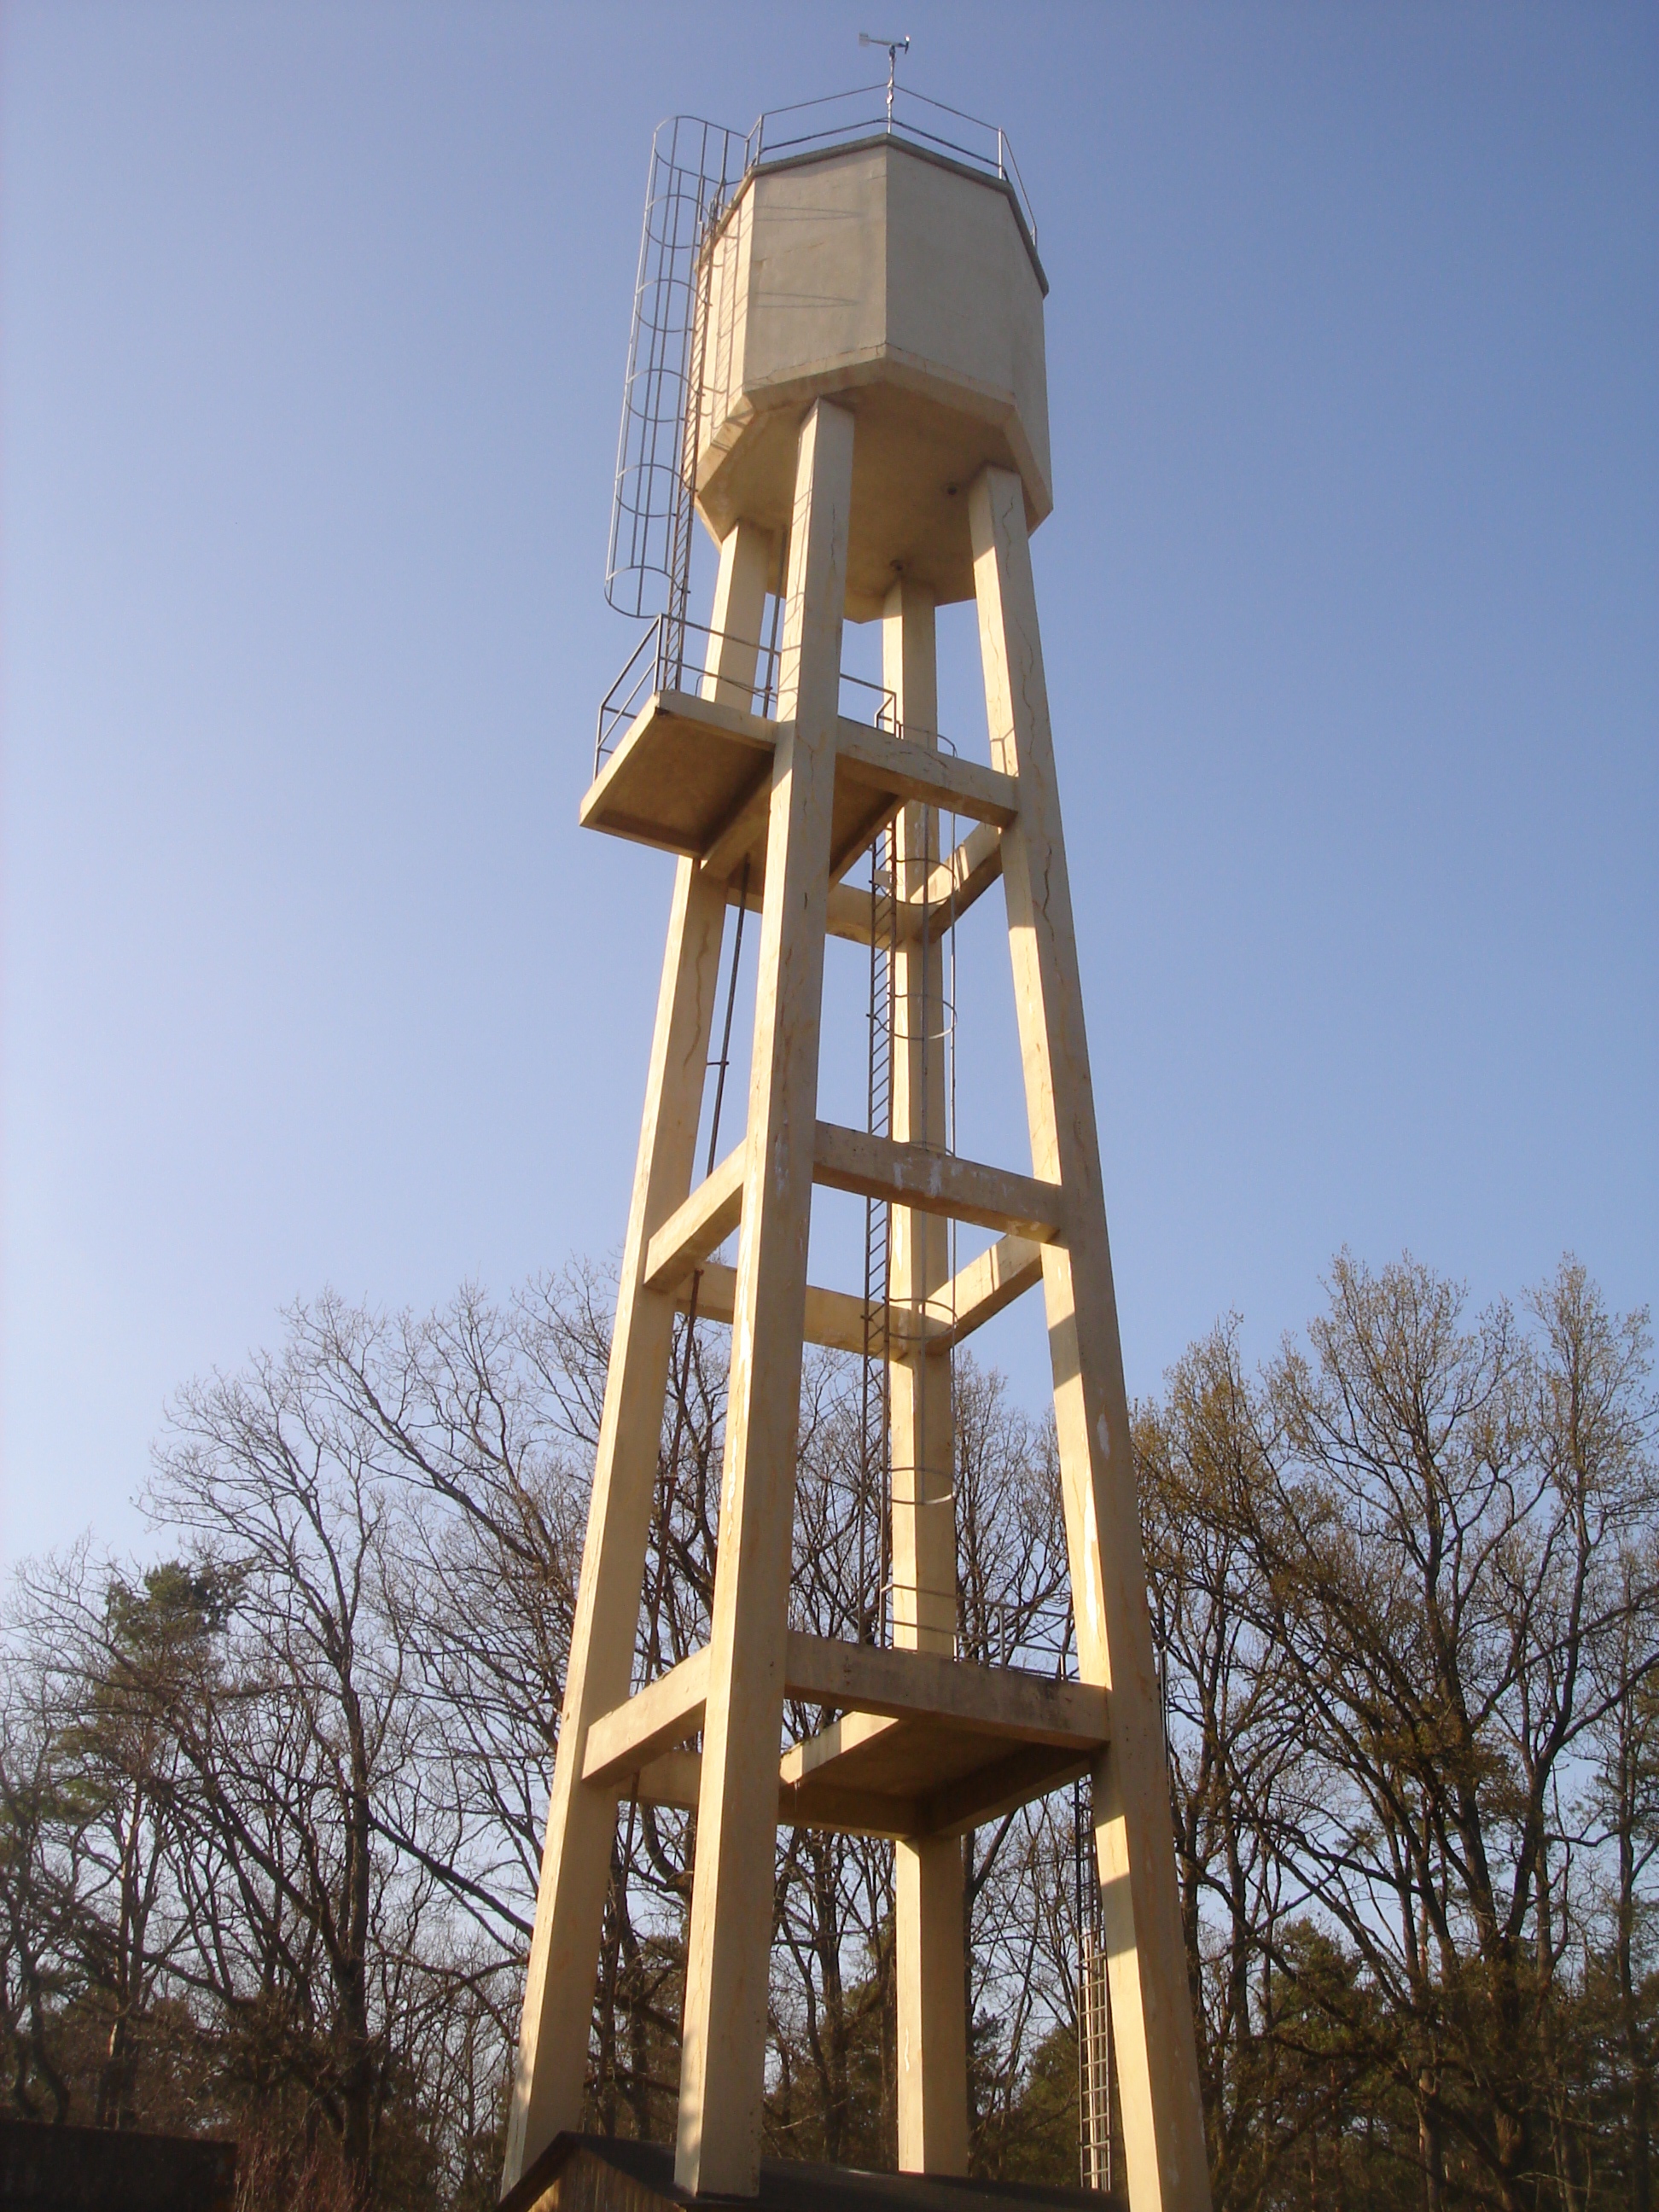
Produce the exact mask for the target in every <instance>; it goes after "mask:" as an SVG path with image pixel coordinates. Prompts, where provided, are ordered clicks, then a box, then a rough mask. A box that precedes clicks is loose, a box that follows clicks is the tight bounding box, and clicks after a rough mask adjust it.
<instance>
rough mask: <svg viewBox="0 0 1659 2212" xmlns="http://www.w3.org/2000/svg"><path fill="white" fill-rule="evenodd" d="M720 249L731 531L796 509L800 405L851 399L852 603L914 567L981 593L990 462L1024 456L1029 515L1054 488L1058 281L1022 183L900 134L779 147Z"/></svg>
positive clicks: (720, 522) (878, 593)
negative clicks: (1026, 213)
mask: <svg viewBox="0 0 1659 2212" xmlns="http://www.w3.org/2000/svg"><path fill="white" fill-rule="evenodd" d="M706 250H707V252H708V255H709V257H710V259H709V263H708V267H707V268H706V270H705V272H704V283H703V286H702V297H703V301H704V303H705V304H704V308H703V317H702V329H701V330H700V331H698V332H697V333H696V337H695V339H694V356H695V360H696V368H694V372H693V374H694V377H695V378H696V382H697V385H698V386H700V392H699V393H698V395H697V401H698V441H697V442H698V459H697V475H696V493H697V506H698V510H699V512H700V513H702V516H703V519H704V520H705V521H706V522H707V523H708V526H709V528H710V529H711V530H712V531H713V532H714V535H715V536H716V537H717V538H723V537H724V536H725V535H726V532H728V531H729V530H730V529H731V528H732V525H733V523H735V522H736V521H737V520H738V519H739V518H746V519H748V520H751V521H755V522H758V523H760V524H761V525H762V526H764V527H766V528H768V529H771V530H774V531H778V530H781V529H783V528H784V527H786V526H787V523H788V520H789V513H790V507H791V505H792V502H793V495H794V471H795V441H796V435H797V432H798V429H799V423H800V418H801V416H802V414H803V412H804V411H805V409H806V408H807V407H808V406H809V405H810V404H811V402H812V401H813V400H814V399H817V398H834V399H835V400H836V401H837V403H838V404H842V405H843V406H846V407H848V408H850V409H851V410H853V412H854V414H855V416H856V417H857V424H858V428H857V435H856V437H855V440H854V465H853V509H852V516H851V521H850V526H849V537H848V565H847V575H848V588H847V611H848V614H849V615H850V616H852V617H854V619H855V620H868V619H870V618H872V617H875V616H877V615H878V614H879V613H880V612H881V611H882V605H883V602H884V598H885V595H886V592H887V589H888V587H889V586H890V584H891V582H892V580H893V579H894V577H895V575H896V574H900V573H903V574H908V575H911V576H913V577H915V579H917V580H919V581H921V582H923V583H926V584H927V585H929V586H931V587H932V589H933V591H934V592H935V593H936V594H937V596H938V598H939V599H940V600H941V601H946V600H951V599H970V598H971V597H972V596H973V589H974V580H973V557H972V551H971V548H970V546H969V531H968V512H967V510H968V500H967V491H968V487H969V484H970V483H972V481H973V479H974V477H975V475H976V474H977V473H978V471H980V470H981V468H983V467H984V466H986V465H987V463H989V464H994V465H996V466H998V467H1000V468H1005V469H1013V470H1015V471H1018V475H1019V477H1020V479H1021V481H1022V483H1024V489H1025V511H1026V520H1027V522H1028V524H1029V525H1030V526H1031V527H1032V528H1035V527H1036V525H1037V524H1038V523H1039V522H1041V521H1042V519H1043V518H1044V516H1045V515H1047V514H1048V512H1049V509H1050V508H1051V507H1052V506H1053V505H1054V496H1053V493H1052V491H1051V489H1050V483H1049V461H1048V384H1047V378H1046V374H1045V369H1044V363H1043V346H1042V301H1043V295H1044V293H1045V292H1046V290H1047V289H1048V288H1047V284H1046V282H1045V280H1044V278H1043V275H1042V268H1041V265H1040V264H1039V263H1038V261H1037V258H1036V249H1035V247H1034V246H1032V244H1031V242H1030V237H1029V235H1028V234H1027V233H1026V230H1025V228H1024V223H1023V222H1022V220H1021V217H1020V215H1019V213H1018V205H1017V203H1016V201H1015V198H1014V195H1013V192H1012V190H1011V188H1010V187H1009V185H1007V184H1006V182H1004V181H1003V180H1001V179H1000V178H997V177H995V176H989V175H985V174H981V173H978V172H976V171H975V170H974V169H971V168H969V167H967V166H965V165H964V164H962V163H958V162H957V161H951V160H950V159H948V158H946V157H945V156H943V155H935V154H933V153H930V152H928V151H927V150H926V149H921V148H919V147H915V146H913V145H910V144H908V143H904V142H903V141H902V140H899V139H896V138H893V137H885V136H884V137H878V138H872V139H870V140H867V141H863V142H858V143H853V144H851V145H841V146H836V147H835V148H833V149H830V150H828V151H823V152H816V153H811V154H807V155H800V156H798V157H796V158H794V159H793V160H788V161H776V162H763V163H762V164H760V165H759V166H758V167H756V168H754V169H752V170H750V173H749V174H748V175H747V177H746V178H745V179H744V183H743V185H742V186H741V188H740V190H739V191H738V192H737V193H736V195H735V196H734V197H733V199H732V204H731V205H730V207H729V208H728V209H727V210H726V212H725V215H724V216H723V218H722V220H721V221H720V224H719V226H718V228H716V230H715V231H714V234H713V235H712V237H711V240H710V241H709V245H708V248H707V249H706ZM695 388H696V387H694V389H695Z"/></svg>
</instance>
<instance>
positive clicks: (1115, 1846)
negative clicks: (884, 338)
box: [969, 469, 1210, 2212]
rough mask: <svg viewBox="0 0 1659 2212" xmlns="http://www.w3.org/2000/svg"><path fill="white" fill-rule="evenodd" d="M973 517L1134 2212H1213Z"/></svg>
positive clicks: (1026, 598) (1033, 724)
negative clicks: (1090, 1703)
mask: <svg viewBox="0 0 1659 2212" xmlns="http://www.w3.org/2000/svg"><path fill="white" fill-rule="evenodd" d="M969 520H970V524H971V527H972V531H973V545H974V582H975V599H976V600H977V604H978V609H979V635H980V653H981V662H982V665H983V669H984V676H985V702H986V708H987V714H988V718H989V721H990V729H991V757H992V762H993V764H994V766H995V767H997V768H1000V769H1001V770H1002V771H1003V772H1004V774H1005V775H1017V776H1018V779H1019V814H1018V819H1017V820H1016V821H1015V822H1014V823H1013V824H1012V827H1011V828H1010V829H1006V830H1005V831H1004V832H1003V837H1002V880H1003V887H1004V890H1005V892H1006V898H1007V907H1008V936H1009V949H1010V952H1011V954H1012V960H1013V969H1014V1004H1015V1007H1016V1010H1017V1012H1018V1020H1019V1035H1020V1048H1021V1053H1022V1055H1023V1058H1024V1070H1025V1099H1026V1111H1027V1117H1028V1120H1029V1121H1030V1132H1031V1164H1032V1170H1033V1172H1034V1173H1035V1174H1036V1175H1037V1176H1040V1177H1042V1179H1043V1180H1045V1181H1048V1182H1059V1183H1061V1184H1063V1186H1064V1188H1065V1192H1066V1239H1065V1242H1064V1243H1063V1244H1062V1243H1058V1242H1056V1243H1051V1244H1045V1245H1044V1246H1043V1248H1042V1287H1043V1298H1044V1304H1045V1306H1046V1309H1047V1315H1048V1346H1049V1353H1050V1358H1051V1360H1052V1363H1053V1367H1054V1420H1055V1425H1056V1430H1057V1433H1058V1439H1059V1445H1060V1477H1061V1485H1062V1489H1063V1492H1064V1497H1065V1505H1066V1545H1067V1549H1068V1552H1069V1554H1070V1561H1071V1575H1072V1597H1073V1608H1074V1610H1075V1613H1076V1619H1077V1638H1078V1667H1079V1674H1080V1675H1081V1677H1082V1679H1083V1680H1085V1682H1098V1683H1102V1684H1103V1685H1104V1686H1106V1687H1107V1688H1108V1689H1109V1691H1110V1692H1111V1703H1112V1743H1111V1748H1110V1750H1109V1752H1108V1753H1106V1754H1105V1756H1104V1757H1103V1759H1102V1761H1101V1763H1100V1765H1099V1766H1098V1767H1097V1770H1096V1773H1095V1778H1094V1807H1095V1822H1096V1828H1095V1850H1096V1857H1097V1864H1098V1870H1099V1876H1100V1893H1101V1906H1102V1917H1103V1926H1104V1929H1105V1938H1106V1948H1107V1962H1108V1979H1109V1987H1110V1991H1111V2005H1112V2021H1113V2027H1114V2031H1115V2042H1116V2046H1117V2059H1118V2081H1119V2086H1120V2089H1121V2097H1122V2107H1123V2155H1124V2173H1125V2179H1126V2181H1127V2186H1128V2196H1129V2203H1130V2205H1131V2207H1132V2208H1133V2212H1209V2204H1210V2185H1209V2166H1208V2156H1207V2153H1206V2146H1205V2139H1204V2115H1203V2108H1202V2106H1201V2104H1200V2096H1199V2083H1198V2064H1197V2057H1196V2051H1195V2047H1194V2040H1193V2022H1192V2007H1191V2000H1190V1997H1189V1995H1188V1986H1187V1963H1186V1954H1185V1951H1184V1948H1183V1947H1182V1936H1181V1922H1180V1912H1179V1905H1178V1899H1177V1897H1176V1873H1175V1842H1174V1836H1173V1833H1172V1831H1171V1828H1170V1795H1169V1783H1168V1778H1167V1776H1166V1773H1165V1771H1164V1726H1163V1714H1162V1709H1161V1706H1160V1704H1159V1699H1158V1678H1157V1673H1156V1668H1155V1666H1154V1662H1153V1657H1152V1625H1151V1620H1150V1618H1149V1615H1148V1613H1147V1607H1146V1573H1145V1568H1144V1565H1143V1561H1142V1558H1141V1549H1140V1522H1139V1512H1138V1510H1137V1506H1136V1499H1135V1475H1134V1462H1133V1454H1132V1452H1131V1449H1130V1442H1129V1407H1128V1401H1127V1395H1126V1393H1125V1390H1124V1386H1123V1358H1122V1352H1121V1348H1120V1345H1119V1340H1118V1324H1117V1303H1116V1298H1115V1293H1114V1291H1113V1287H1112V1263H1111V1255H1110V1251H1109V1248H1108V1244H1107V1238H1106V1206H1105V1198H1104V1194H1103V1184H1102V1177H1101V1166H1100V1145H1099V1139H1098V1136H1097V1131H1096V1125H1095V1103H1094V1091H1093V1085H1092V1083H1091V1078H1090V1073H1089V1048H1088V1042H1087V1039H1086V1037H1085V1033H1084V1022H1083V995H1082V986H1081V983H1080V981H1079V972H1078V963H1077V938H1076V931H1075V928H1074V926H1073V915H1072V895H1071V885H1070V882H1069V879H1068V878H1067V875H1066V846H1065V839H1064V836H1062V833H1061V829H1060V796H1059V790H1058V787H1057V784H1056V781H1055V777H1054V744H1053V738H1052V735H1051V732H1050V729H1049V723H1048V688H1047V684H1046V683H1045V680H1044V677H1043V670H1042V639H1041V635H1040V634H1039V631H1038V626H1037V611H1036V592H1035V590H1034V587H1033V585H1032V580H1031V556H1030V547H1029V545H1028V544H1027V541H1026V524H1025V506H1024V496H1023V494H1022V491H1021V488H1020V481H1019V478H1018V477H1017V476H1014V475H1013V474H1012V473H1011V472H1009V471H1005V470H1000V469H987V470H985V471H983V472H982V473H981V475H980V477H978V478H977V479H976V481H975V483H974V486H973V489H972V492H971V495H970V497H969Z"/></svg>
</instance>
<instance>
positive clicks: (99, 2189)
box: [0, 2120, 236, 2212]
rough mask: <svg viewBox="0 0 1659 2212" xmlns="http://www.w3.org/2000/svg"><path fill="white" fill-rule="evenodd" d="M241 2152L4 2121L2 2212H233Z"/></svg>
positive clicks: (130, 2133) (186, 2140) (0, 2125)
mask: <svg viewBox="0 0 1659 2212" xmlns="http://www.w3.org/2000/svg"><path fill="white" fill-rule="evenodd" d="M235 2198H236V2146H235V2144H234V2142H207V2141H204V2139H203V2138H202V2137H201V2136H146V2135H139V2134H137V2133H136V2132H135V2131H134V2130H131V2129H130V2128H120V2129H115V2128H70V2127H50V2126H48V2125H47V2124H46V2123H45V2122H44V2121H41V2120H0V2212H232V2207H233V2205H234V2203H235Z"/></svg>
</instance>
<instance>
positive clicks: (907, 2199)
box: [498, 2135, 1126, 2212]
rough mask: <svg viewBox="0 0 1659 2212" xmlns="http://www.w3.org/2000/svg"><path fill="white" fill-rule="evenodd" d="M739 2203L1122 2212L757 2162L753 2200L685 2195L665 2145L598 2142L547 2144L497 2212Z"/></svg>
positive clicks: (558, 2139)
mask: <svg viewBox="0 0 1659 2212" xmlns="http://www.w3.org/2000/svg"><path fill="white" fill-rule="evenodd" d="M698 2204H708V2205H714V2204H721V2205H732V2206H738V2205H746V2206H748V2207H750V2212H1017V2208H1018V2207H1020V2206H1024V2205H1029V2206H1031V2207H1033V2208H1036V2207H1037V2206H1072V2207H1074V2208H1076V2212H1085V2208H1086V2212H1126V2208H1125V2206H1124V2204H1123V2202H1122V2200H1121V2198H1119V2197H1107V2196H1104V2195H1102V2194H1100V2193H1098V2192H1097V2191H1091V2190H1086V2189H1052V2188H1047V2187H1044V2186H1043V2185H1042V2184H1040V2183H1037V2182H1028V2181H969V2180H966V2179H959V2178H957V2177H956V2176H947V2175H945V2174H922V2173H861V2172H856V2171H855V2170H854V2169H853V2168H852V2167H849V2166H810V2165H806V2164H805V2163H800V2164H798V2163H796V2162H795V2161H794V2160H788V2159H775V2158H764V2159H763V2160H761V2180H760V2194H759V2195H758V2196H757V2197H691V2196H688V2195H687V2193H686V2191H684V2190H683V2189H681V2188H679V2187H678V2186H677V2185H676V2183H675V2180H674V2154H673V2152H672V2151H671V2149H669V2148H667V2147H666V2145H665V2144H662V2143H647V2142H615V2141H613V2140H612V2139H611V2137H609V2136H575V2135H562V2136H555V2137H554V2139H553V2141H552V2142H550V2144H549V2145H548V2147H547V2148H546V2149H545V2150H544V2152H543V2153H542V2154H541V2156H540V2157H539V2158H538V2160H536V2163H535V2164H534V2165H533V2166H532V2167H531V2169H530V2171H529V2172H527V2173H526V2175H525V2177H524V2179H522V2180H521V2181H520V2183H519V2185H518V2186H517V2188H516V2189H513V2190H512V2191H509V2192H508V2194H507V2196H505V2197H502V2199H501V2204H500V2206H499V2208H498V2212H670V2208H671V2207H674V2206H679V2205H698Z"/></svg>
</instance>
